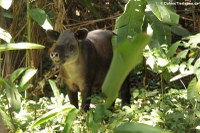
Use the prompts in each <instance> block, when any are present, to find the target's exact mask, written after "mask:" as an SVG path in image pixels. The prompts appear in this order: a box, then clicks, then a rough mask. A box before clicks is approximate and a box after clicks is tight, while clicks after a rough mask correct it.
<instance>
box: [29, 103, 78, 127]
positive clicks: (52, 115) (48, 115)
mask: <svg viewBox="0 0 200 133" xmlns="http://www.w3.org/2000/svg"><path fill="white" fill-rule="evenodd" d="M74 108H75V107H74V106H69V105H68V106H62V107H59V108H55V109H53V110H51V111H49V112H47V113H46V114H44V115H42V116H40V117H39V118H38V119H37V120H36V121H34V122H33V124H32V126H31V127H32V128H33V127H35V126H37V125H40V124H42V123H45V122H47V121H48V120H50V119H52V118H55V117H56V116H58V115H60V114H61V113H66V112H70V111H71V110H72V109H74Z"/></svg>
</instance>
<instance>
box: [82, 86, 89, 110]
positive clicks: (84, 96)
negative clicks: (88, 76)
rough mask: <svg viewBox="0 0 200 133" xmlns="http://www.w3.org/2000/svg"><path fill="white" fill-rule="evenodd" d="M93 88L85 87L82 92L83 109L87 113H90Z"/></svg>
mask: <svg viewBox="0 0 200 133" xmlns="http://www.w3.org/2000/svg"><path fill="white" fill-rule="evenodd" d="M91 93H92V91H91V86H88V85H87V86H85V88H84V89H83V90H82V91H81V97H82V104H81V109H83V110H84V111H85V112H87V111H88V109H89V107H90V101H91Z"/></svg>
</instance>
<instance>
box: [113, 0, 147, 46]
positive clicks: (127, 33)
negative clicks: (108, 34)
mask: <svg viewBox="0 0 200 133" xmlns="http://www.w3.org/2000/svg"><path fill="white" fill-rule="evenodd" d="M145 6H146V3H145V1H144V0H137V1H135V0H130V1H129V2H128V3H127V4H126V6H125V10H124V13H123V14H122V15H121V16H120V17H119V18H117V20H116V25H115V30H114V32H115V33H116V34H117V35H116V36H114V37H113V41H112V43H113V45H114V46H115V45H117V44H120V43H122V42H123V41H124V40H125V39H127V38H132V37H133V36H134V35H136V34H137V33H140V32H142V25H143V21H144V20H143V19H144V14H145V11H144V10H145Z"/></svg>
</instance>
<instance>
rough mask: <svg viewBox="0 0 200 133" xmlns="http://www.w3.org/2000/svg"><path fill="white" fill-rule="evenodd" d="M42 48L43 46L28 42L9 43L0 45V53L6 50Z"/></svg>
mask: <svg viewBox="0 0 200 133" xmlns="http://www.w3.org/2000/svg"><path fill="white" fill-rule="evenodd" d="M43 48H44V46H42V45H39V44H35V43H28V42H20V43H9V44H1V45H0V52H3V51H8V50H22V49H43Z"/></svg>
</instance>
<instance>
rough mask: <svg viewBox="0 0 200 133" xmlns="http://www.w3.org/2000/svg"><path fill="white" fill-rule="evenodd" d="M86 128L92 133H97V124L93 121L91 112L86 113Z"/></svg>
mask: <svg viewBox="0 0 200 133" xmlns="http://www.w3.org/2000/svg"><path fill="white" fill-rule="evenodd" d="M87 114H88V115H87V120H86V122H87V127H88V128H90V129H91V130H92V133H97V132H98V124H97V123H96V122H95V121H94V115H93V112H92V111H91V110H90V111H89V112H88V113H87Z"/></svg>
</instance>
